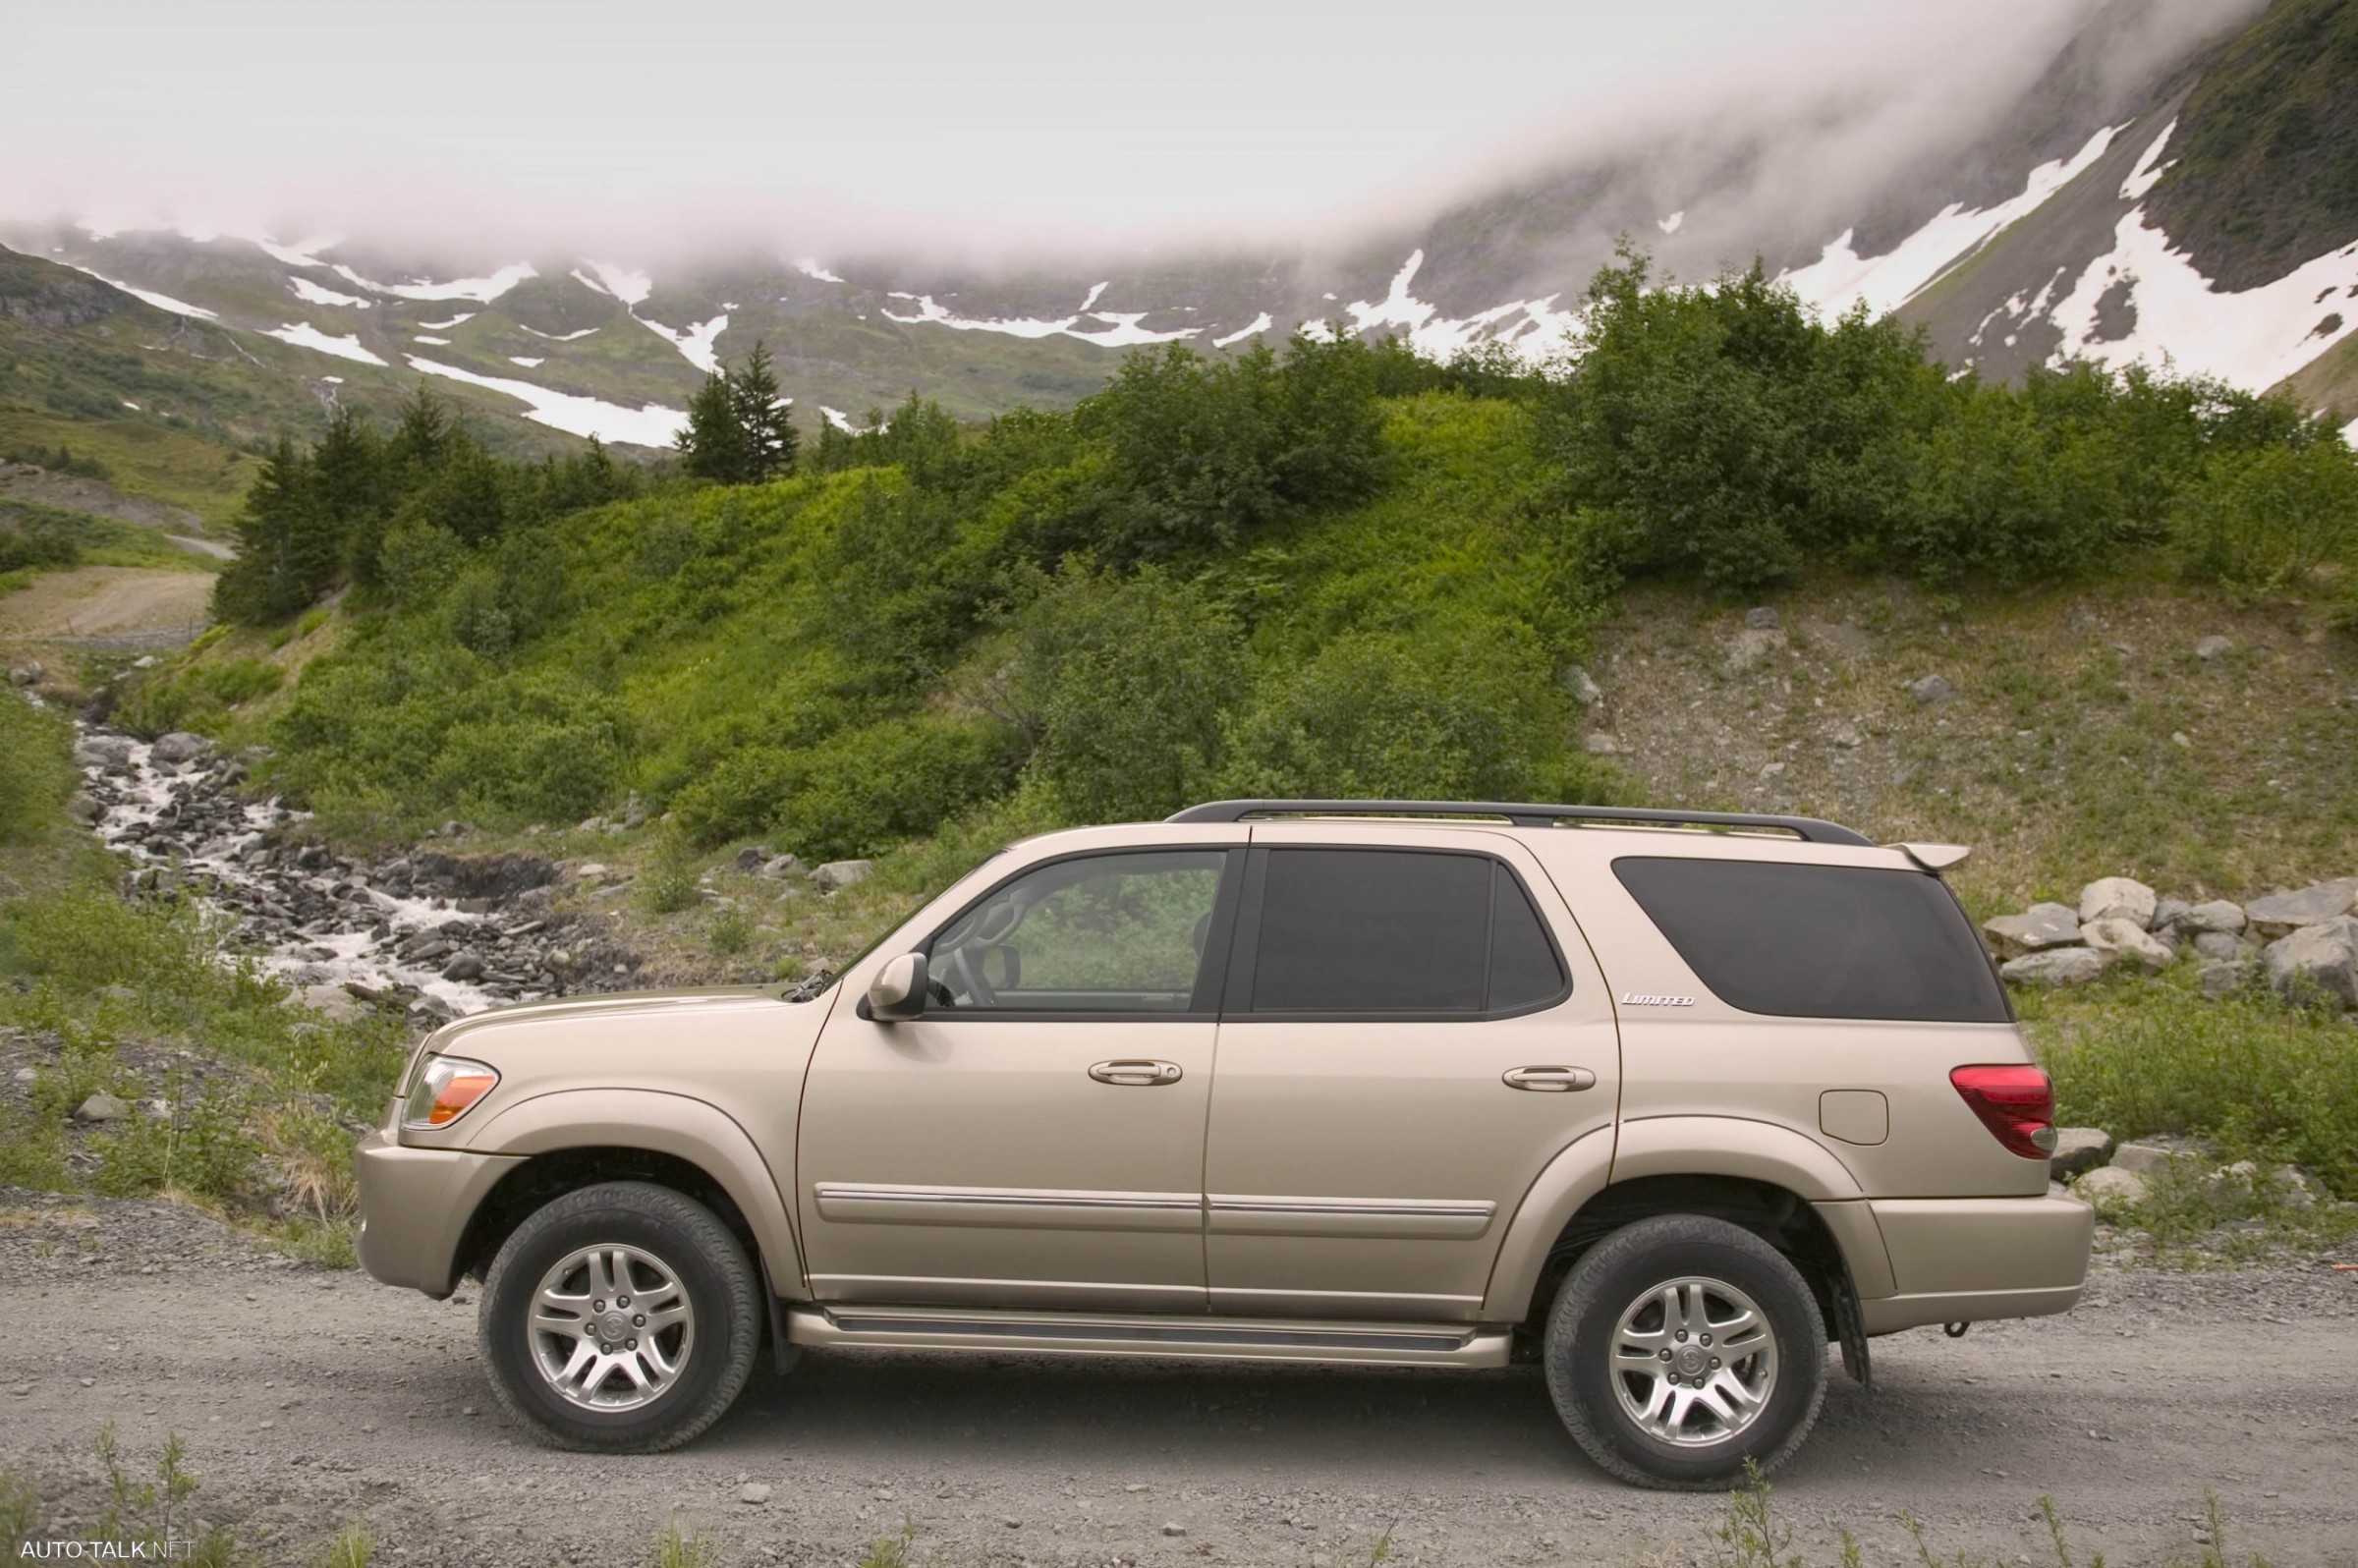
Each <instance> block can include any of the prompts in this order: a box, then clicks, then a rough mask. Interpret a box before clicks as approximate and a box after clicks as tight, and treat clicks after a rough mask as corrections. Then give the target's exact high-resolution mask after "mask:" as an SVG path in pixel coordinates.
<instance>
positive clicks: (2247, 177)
mask: <svg viewBox="0 0 2358 1568" xmlns="http://www.w3.org/2000/svg"><path fill="white" fill-rule="evenodd" d="M2354 76H2358V7H2353V6H2351V5H2350V4H2349V3H2348V0H2283V3H2282V4H2278V5H2274V6H2272V7H2270V8H2269V9H2268V12H2267V14H2266V15H2264V16H2262V17H2261V18H2259V19H2258V20H2257V21H2255V22H2254V23H2253V24H2252V25H2251V26H2250V27H2249V28H2245V29H2243V30H2241V31H2240V32H2238V33H2237V34H2236V35H2235V36H2234V37H2233V39H2231V40H2230V41H2229V42H2228V43H2227V44H2226V45H2225V47H2223V48H2222V49H2220V50H2219V51H2218V53H2217V54H2216V55H2215V56H2214V58H2212V59H2211V60H2210V61H2209V62H2207V63H2206V66H2205V69H2204V72H2203V79H2202V81H2201V83H2200V84H2198V85H2197V86H2196V87H2195V89H2194V91H2193V92H2192V93H2191V94H2190V95H2188V97H2187V99H2186V104H2185V107H2184V108H2182V109H2180V110H2179V111H2178V129H2177V131H2176V132H2175V133H2174V134H2173V135H2172V136H2171V138H2170V143H2169V156H2170V157H2171V159H2172V160H2174V161H2173V162H2172V163H2171V164H2170V165H2169V166H2168V172H2167V173H2165V174H2163V175H2162V177H2161V183H2160V184H2159V185H2158V186H2156V187H2155V190H2154V193H2153V197H2152V206H2153V212H2154V216H2155V217H2156V219H2158V220H2159V221H2160V222H2161V224H2162V226H2163V227H2165V228H2166V229H2168V231H2169V232H2170V234H2171V235H2172V236H2173V237H2174V238H2175V239H2176V240H2177V241H2178V242H2179V243H2180V244H2187V245H2191V247H2192V249H2193V252H2194V255H2195V259H2196V260H2197V261H2198V262H2199V263H2201V265H2202V268H2203V270H2204V272H2206V273H2208V274H2210V275H2211V276H2212V277H2214V278H2216V279H2218V284H2219V286H2220V287H2221V288H2226V289H2248V288H2251V287H2253V286H2255V285H2257V284H2261V283H2265V282H2268V281H2270V280H2271V279H2273V278H2275V277H2277V276H2279V275H2281V274H2282V273H2284V272H2286V271H2288V270H2290V269H2291V268H2292V267H2293V266H2295V265H2297V264H2298V263H2300V262H2302V261H2305V260H2307V259H2308V258H2309V257H2311V256H2314V255H2319V254H2322V253H2323V252H2327V251H2330V250H2332V249H2333V248H2334V247H2336V246H2340V245H2345V244H2347V243H2348V242H2349V239H2350V236H2351V234H2352V233H2353V232H2358V99H2353V96H2352V94H2351V92H2350V90H2349V84H2350V82H2351V80H2352V78H2353V77H2354ZM2323 309H2324V308H2323V307H2320V311H2321V313H2322V312H2323Z"/></svg>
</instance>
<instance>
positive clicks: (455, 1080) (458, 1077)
mask: <svg viewBox="0 0 2358 1568" xmlns="http://www.w3.org/2000/svg"><path fill="white" fill-rule="evenodd" d="M498 1082H499V1071H498V1069H496V1068H493V1067H489V1066H486V1065H485V1064H484V1063H481V1062H471V1061H469V1060H468V1059H467V1058H466V1057H464V1056H429V1057H427V1058H426V1061H425V1065H424V1066H423V1067H421V1068H420V1069H419V1070H418V1077H417V1079H416V1080H415V1081H414V1082H413V1083H412V1084H411V1085H410V1099H409V1103H408V1104H407V1105H404V1106H403V1107H402V1111H401V1125H402V1126H404V1127H408V1128H417V1129H426V1128H435V1127H448V1126H449V1125H450V1124H451V1123H452V1122H455V1121H457V1120H458V1119H459V1118H460V1117H462V1116H464V1115H466V1114H467V1112H468V1110H469V1108H470V1107H472V1106H473V1105H474V1104H475V1102H476V1101H477V1100H478V1099H481V1098H482V1097H483V1096H484V1095H485V1094H488V1093H490V1092H491V1090H492V1087H493V1086H494V1085H496V1084H497V1083H498Z"/></svg>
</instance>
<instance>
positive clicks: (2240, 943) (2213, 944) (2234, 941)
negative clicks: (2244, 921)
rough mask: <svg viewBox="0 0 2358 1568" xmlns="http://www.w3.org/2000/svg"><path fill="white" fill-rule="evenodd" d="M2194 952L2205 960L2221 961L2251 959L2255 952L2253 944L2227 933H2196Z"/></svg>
mask: <svg viewBox="0 0 2358 1568" xmlns="http://www.w3.org/2000/svg"><path fill="white" fill-rule="evenodd" d="M2194 950H2195V951H2196V952H2198V953H2200V954H2202V955H2203V957H2205V958H2214V959H2220V960H2230V959H2243V958H2249V957H2250V956H2252V953H2253V952H2254V949H2253V947H2252V944H2251V943H2249V942H2247V941H2245V940H2244V939H2243V938H2242V937H2240V936H2230V935H2228V934H2227V933H2226V932H2225V931H2198V932H2196V933H2195V938H2194Z"/></svg>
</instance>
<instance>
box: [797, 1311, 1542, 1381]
mask: <svg viewBox="0 0 2358 1568" xmlns="http://www.w3.org/2000/svg"><path fill="white" fill-rule="evenodd" d="M786 1334H787V1337H788V1338H789V1339H790V1340H792V1341H793V1342H794V1343H795V1344H797V1345H815V1346H827V1347H846V1346H849V1347H857V1346H868V1347H873V1348H877V1349H898V1350H980V1351H998V1352H1000V1353H1002V1354H1004V1353H1007V1352H1010V1351H1014V1352H1021V1353H1023V1354H1027V1355H1051V1356H1170V1357H1175V1358H1180V1359H1184V1360H1189V1361H1299V1362H1319V1363H1323V1364H1326V1365H1329V1366H1334V1365H1340V1366H1362V1367H1375V1366H1393V1367H1503V1366H1505V1365H1506V1361H1507V1350H1508V1346H1509V1341H1510V1339H1511V1337H1512V1335H1511V1330H1508V1329H1504V1328H1471V1327H1468V1326H1467V1325H1465V1324H1463V1323H1344V1322H1315V1321H1299V1322H1297V1321H1292V1320H1287V1321H1276V1320H1272V1319H1269V1318H1265V1317H1177V1316H1170V1317H1165V1316H1114V1315H1097V1314H1082V1313H999V1312H982V1311H968V1310H963V1309H958V1308H942V1307H849V1306H847V1307H841V1308H834V1309H830V1308H826V1307H814V1306H810V1305H803V1306H796V1307H789V1308H787V1309H786Z"/></svg>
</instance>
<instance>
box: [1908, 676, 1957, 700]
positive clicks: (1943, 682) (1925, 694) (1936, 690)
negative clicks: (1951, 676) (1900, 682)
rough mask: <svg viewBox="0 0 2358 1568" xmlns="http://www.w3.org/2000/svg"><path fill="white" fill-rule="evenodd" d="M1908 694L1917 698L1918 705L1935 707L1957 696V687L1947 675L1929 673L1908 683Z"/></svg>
mask: <svg viewBox="0 0 2358 1568" xmlns="http://www.w3.org/2000/svg"><path fill="white" fill-rule="evenodd" d="M1908 695H1909V696H1910V697H1913V698H1914V699H1916V701H1917V705H1919V706H1921V707H1934V706H1937V705H1938V704H1939V703H1942V702H1945V701H1947V700H1949V699H1950V698H1952V697H1954V696H1956V695H1957V689H1956V688H1955V687H1953V686H1951V685H1949V684H1948V677H1947V676H1945V675H1927V676H1923V677H1921V678H1920V679H1917V680H1913V681H1910V682H1909V683H1908Z"/></svg>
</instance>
